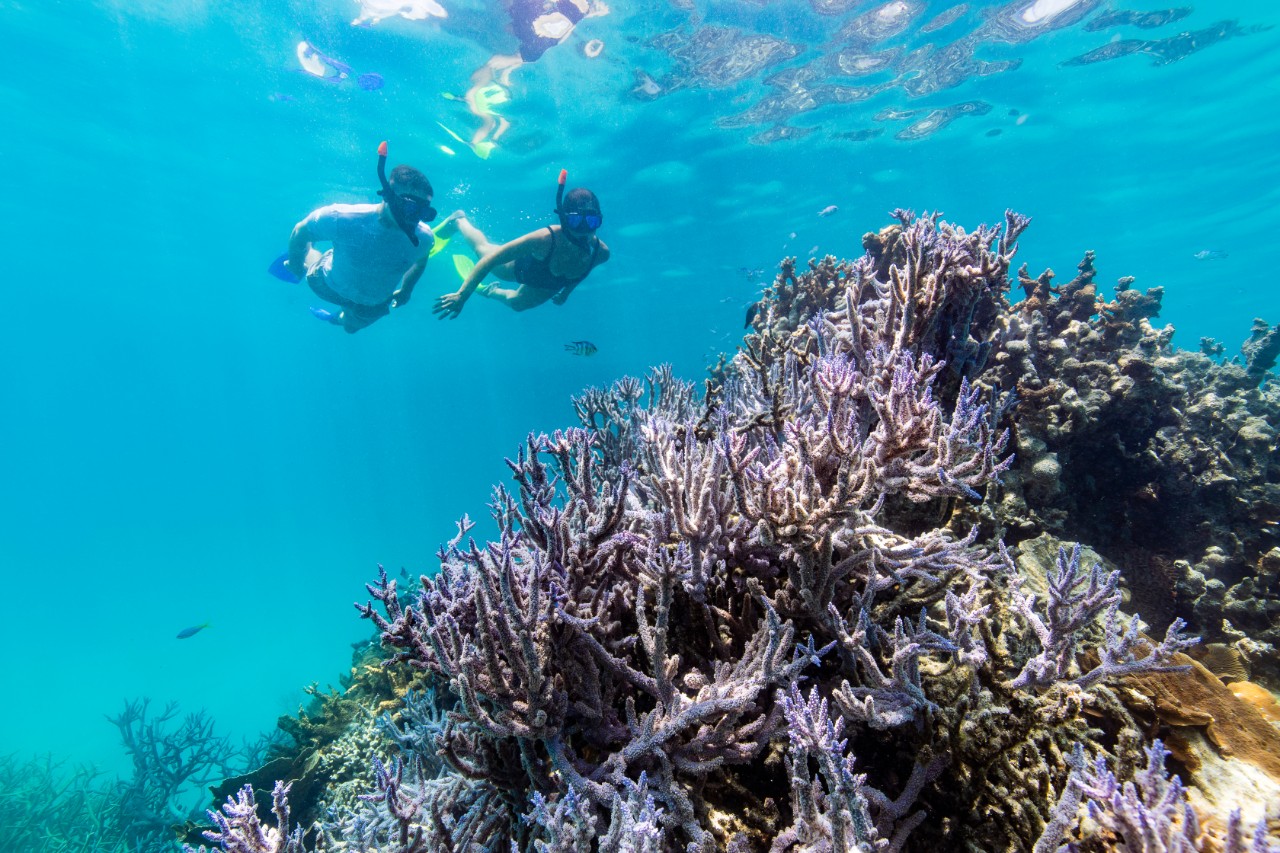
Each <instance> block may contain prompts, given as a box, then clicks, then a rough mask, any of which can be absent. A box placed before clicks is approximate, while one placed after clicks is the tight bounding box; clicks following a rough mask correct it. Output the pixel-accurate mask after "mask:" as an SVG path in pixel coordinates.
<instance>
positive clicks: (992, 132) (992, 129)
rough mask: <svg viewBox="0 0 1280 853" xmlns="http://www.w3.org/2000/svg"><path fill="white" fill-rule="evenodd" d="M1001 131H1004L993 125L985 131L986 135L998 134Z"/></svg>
mask: <svg viewBox="0 0 1280 853" xmlns="http://www.w3.org/2000/svg"><path fill="white" fill-rule="evenodd" d="M1003 132H1004V131H1002V130H1001V129H1000V128H998V127H993V128H991V129H990V130H988V131H987V136H999V135H1000V134H1001V133H1003Z"/></svg>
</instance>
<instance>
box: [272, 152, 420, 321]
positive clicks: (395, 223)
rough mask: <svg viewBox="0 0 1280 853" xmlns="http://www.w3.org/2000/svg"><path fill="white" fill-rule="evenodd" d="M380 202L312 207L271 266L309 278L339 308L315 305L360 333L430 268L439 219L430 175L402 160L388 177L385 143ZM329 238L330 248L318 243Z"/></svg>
mask: <svg viewBox="0 0 1280 853" xmlns="http://www.w3.org/2000/svg"><path fill="white" fill-rule="evenodd" d="M378 181H379V182H380V183H381V184H382V189H381V190H379V191H378V194H379V195H380V196H382V201H381V203H379V204H330V205H328V206H326V207H322V208H319V209H318V210H314V211H312V212H311V213H310V214H309V215H308V216H307V218H306V219H304V220H302V221H301V222H299V223H298V224H297V225H296V226H294V229H293V235H292V236H291V237H290V238H289V252H288V255H287V260H286V259H279V260H278V261H277V263H276V264H273V265H272V269H271V272H272V273H273V274H274V275H276V276H277V277H280V278H285V279H286V280H297V279H302V278H305V279H306V281H307V284H308V285H309V286H310V287H311V290H312V291H314V292H315V294H316V295H317V296H319V297H320V298H321V299H323V300H324V301H325V302H328V303H331V304H333V305H336V306H338V307H339V308H340V309H341V310H339V311H330V310H329V309H327V308H316V307H312V309H311V313H312V314H314V315H315V316H316V317H318V318H320V319H321V320H324V321H325V322H327V323H332V324H333V325H335V326H341V327H342V328H344V329H346V330H347V331H348V332H358V331H360V330H361V329H363V328H364V327H365V326H368V325H369V324H370V323H373V322H375V321H376V320H378V319H380V318H382V317H385V316H387V314H389V313H390V312H391V309H392V308H396V307H400V306H403V305H404V304H405V303H406V302H408V301H409V297H410V296H411V295H412V294H413V288H414V286H415V285H417V283H418V279H419V278H421V277H422V271H423V270H424V269H426V266H427V258H428V256H429V254H430V252H431V247H432V244H434V243H435V235H434V234H433V233H432V231H431V228H429V227H428V226H427V224H426V223H428V222H430V221H431V220H433V219H435V218H436V211H435V208H433V207H432V206H431V199H432V196H433V195H434V192H433V191H432V189H431V182H430V181H428V180H427V176H426V175H424V174H422V173H421V172H419V171H418V170H417V169H415V168H413V167H412V166H405V165H400V166H396V167H395V168H394V169H392V170H391V176H390V178H388V177H387V143H385V142H383V143H382V144H381V145H379V146H378ZM324 241H327V242H329V243H331V244H332V248H330V249H329V250H327V251H325V252H321V251H320V250H318V249H316V248H314V247H313V246H312V244H313V243H317V242H324Z"/></svg>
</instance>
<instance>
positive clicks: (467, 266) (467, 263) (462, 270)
mask: <svg viewBox="0 0 1280 853" xmlns="http://www.w3.org/2000/svg"><path fill="white" fill-rule="evenodd" d="M453 268H454V269H455V270H457V271H458V276H459V277H460V278H461V279H462V280H463V281H466V280H467V276H469V275H471V271H472V270H473V269H475V268H476V262H475V261H473V260H471V259H470V258H468V257H467V256H466V255H454V256H453Z"/></svg>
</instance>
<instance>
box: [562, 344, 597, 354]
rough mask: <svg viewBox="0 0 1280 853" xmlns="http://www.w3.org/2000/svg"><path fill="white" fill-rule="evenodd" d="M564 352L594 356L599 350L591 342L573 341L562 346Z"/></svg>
mask: <svg viewBox="0 0 1280 853" xmlns="http://www.w3.org/2000/svg"><path fill="white" fill-rule="evenodd" d="M564 349H565V352H571V353H573V354H574V355H595V354H596V353H597V352H599V349H598V348H597V347H596V345H595V344H593V343H591V341H573V342H572V343H567V344H565V345H564Z"/></svg>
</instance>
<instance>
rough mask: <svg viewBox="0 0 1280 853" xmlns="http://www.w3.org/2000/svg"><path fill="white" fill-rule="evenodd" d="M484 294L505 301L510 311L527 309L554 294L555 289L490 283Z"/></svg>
mask: <svg viewBox="0 0 1280 853" xmlns="http://www.w3.org/2000/svg"><path fill="white" fill-rule="evenodd" d="M484 295H485V296H487V297H488V298H490V299H496V300H498V301H499V302H503V303H505V304H506V305H507V307H508V308H510V309H511V310H512V311H528V310H529V309H530V308H536V307H538V306H539V305H541V304H542V303H544V302H546V301H547V300H548V299H550V298H551V297H552V296H555V291H554V290H551V289H550V288H546V287H528V286H527V285H523V284H522V285H520V286H519V287H516V288H507V287H494V286H493V285H490V286H489V287H488V288H487V289H486V290H485V293H484Z"/></svg>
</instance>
